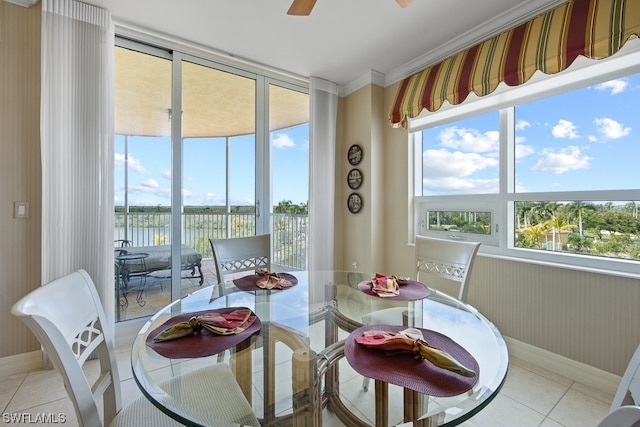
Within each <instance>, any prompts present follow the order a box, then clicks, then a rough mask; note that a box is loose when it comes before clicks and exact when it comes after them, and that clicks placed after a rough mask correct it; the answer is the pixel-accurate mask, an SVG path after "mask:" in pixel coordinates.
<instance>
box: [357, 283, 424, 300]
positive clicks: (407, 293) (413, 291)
mask: <svg viewBox="0 0 640 427" xmlns="http://www.w3.org/2000/svg"><path fill="white" fill-rule="evenodd" d="M398 285H399V286H398V287H399V290H400V293H399V294H398V295H396V296H393V297H381V296H379V295H378V294H376V293H375V292H373V291H372V290H371V281H369V280H365V281H364V282H360V283H358V289H360V290H361V291H362V292H364V293H365V294H367V295H371V296H372V297H376V298H383V299H389V300H395V301H415V300H419V299H423V298H426V297H427V296H428V295H429V293H430V292H431V291H430V290H429V288H428V287H426V286H425V285H424V284H423V283H420V282H416V281H414V280H406V281H399V282H398Z"/></svg>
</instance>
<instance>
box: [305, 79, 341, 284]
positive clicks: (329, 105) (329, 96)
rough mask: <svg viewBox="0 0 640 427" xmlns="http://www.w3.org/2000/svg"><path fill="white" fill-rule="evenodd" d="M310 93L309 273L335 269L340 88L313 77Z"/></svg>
mask: <svg viewBox="0 0 640 427" xmlns="http://www.w3.org/2000/svg"><path fill="white" fill-rule="evenodd" d="M309 92H310V104H311V105H310V110H311V111H310V113H311V114H310V115H311V119H310V132H309V133H310V134H311V135H310V144H309V145H310V148H311V151H310V164H311V166H310V173H309V174H310V177H309V186H310V189H309V194H310V197H309V270H312V271H319V270H333V253H334V223H335V221H334V215H335V157H336V120H337V113H338V86H337V85H336V84H335V83H331V82H329V81H327V80H322V79H319V78H317V77H312V78H311V81H310V86H309Z"/></svg>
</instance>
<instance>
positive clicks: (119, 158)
mask: <svg viewBox="0 0 640 427" xmlns="http://www.w3.org/2000/svg"><path fill="white" fill-rule="evenodd" d="M113 166H114V167H115V168H116V169H122V168H124V154H120V153H115V154H114V155H113ZM129 169H131V170H133V171H135V172H138V173H139V174H146V173H147V169H146V168H145V167H144V166H142V165H141V164H140V161H139V160H138V159H136V158H135V157H133V156H131V155H129Z"/></svg>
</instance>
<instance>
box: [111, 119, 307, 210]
mask: <svg viewBox="0 0 640 427" xmlns="http://www.w3.org/2000/svg"><path fill="white" fill-rule="evenodd" d="M271 138H272V146H273V152H272V156H273V158H272V162H273V169H274V172H273V193H274V195H273V201H274V204H277V203H278V202H280V201H282V200H291V201H292V202H293V203H296V204H297V203H307V202H308V187H309V172H308V163H309V127H308V125H301V126H296V127H293V128H289V129H283V130H279V131H274V132H273V133H272V135H271ZM254 141H255V138H254V136H253V135H246V136H239V137H233V138H231V139H230V144H229V146H230V148H229V176H230V179H229V187H230V189H229V192H230V202H231V204H232V205H238V204H240V205H253V204H254V202H255V143H254ZM128 145H129V205H130V206H157V205H162V206H170V205H171V141H170V139H169V138H167V137H164V138H154V137H135V136H130V137H129V138H128ZM124 146H125V137H124V136H122V135H116V138H115V147H114V148H115V150H114V151H115V187H114V188H115V200H114V202H115V205H116V206H122V205H124V153H125V148H124ZM225 150H226V142H225V139H224V138H189V139H185V140H184V141H183V191H182V194H183V204H184V205H188V206H203V205H218V206H219V205H224V204H225V202H226V200H225V176H226V166H225V163H226V154H225Z"/></svg>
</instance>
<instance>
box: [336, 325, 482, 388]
mask: <svg viewBox="0 0 640 427" xmlns="http://www.w3.org/2000/svg"><path fill="white" fill-rule="evenodd" d="M405 328H406V327H404V326H391V325H366V326H362V327H360V328H358V329H356V330H355V331H353V332H352V333H351V334H350V335H349V336H348V337H347V339H346V341H345V345H344V355H345V358H346V359H347V361H348V362H349V365H351V367H352V368H353V369H354V370H355V371H356V372H358V373H359V374H361V375H364V376H365V377H368V378H373V379H374V380H381V381H385V382H387V383H389V384H395V385H398V386H401V387H405V388H408V389H411V390H414V391H417V392H418V393H423V394H426V395H429V396H435V397H449V396H456V395H458V394H461V393H464V392H466V391H469V390H471V389H472V388H473V386H474V385H475V384H476V383H477V382H478V377H479V375H480V367H479V366H478V362H477V361H476V359H475V358H474V357H473V356H472V355H471V354H470V353H469V352H468V351H467V350H465V349H464V348H463V347H462V346H460V345H459V344H458V343H456V342H455V341H453V340H452V339H451V338H449V337H447V336H445V335H442V334H440V333H438V332H435V331H431V330H428V329H420V330H421V331H422V335H423V336H424V339H425V341H426V342H427V343H428V344H429V345H430V346H431V347H436V348H439V349H441V350H444V351H446V352H447V353H449V354H450V355H451V356H452V357H454V358H455V359H456V360H457V361H458V362H460V363H461V364H463V365H464V366H466V367H467V368H469V369H472V370H474V371H475V372H476V376H475V377H464V376H462V375H460V374H457V373H455V372H451V371H448V370H446V369H443V368H439V367H437V366H435V365H434V364H432V363H431V362H429V361H428V360H425V359H416V358H415V357H414V355H413V353H396V354H393V355H388V354H387V352H386V351H385V350H381V349H377V348H367V347H365V346H364V345H362V344H358V343H357V342H356V338H357V337H361V336H362V335H363V333H364V331H366V330H377V331H387V332H393V333H395V332H399V331H401V330H403V329H405Z"/></svg>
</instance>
